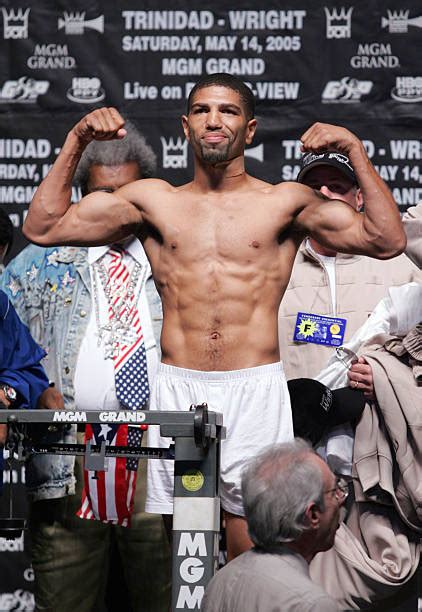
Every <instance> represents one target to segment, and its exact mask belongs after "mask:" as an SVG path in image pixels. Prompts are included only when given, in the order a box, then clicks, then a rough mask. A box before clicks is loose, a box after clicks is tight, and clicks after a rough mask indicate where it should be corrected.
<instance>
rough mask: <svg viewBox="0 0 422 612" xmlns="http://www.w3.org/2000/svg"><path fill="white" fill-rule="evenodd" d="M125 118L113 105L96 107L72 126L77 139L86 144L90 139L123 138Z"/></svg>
mask: <svg viewBox="0 0 422 612" xmlns="http://www.w3.org/2000/svg"><path fill="white" fill-rule="evenodd" d="M124 124H125V120H124V119H123V117H122V116H121V114H120V113H119V111H118V110H116V109H115V108H113V107H109V108H107V107H104V108H98V109H96V110H94V111H92V112H91V113H88V115H85V117H83V118H82V119H81V120H80V121H79V122H78V123H77V124H76V125H75V126H74V128H73V132H74V134H75V135H76V136H77V137H78V139H79V140H80V141H81V142H82V143H84V144H88V143H89V142H91V141H92V140H114V139H116V138H124V136H125V135H126V130H125V129H124V127H123V126H124Z"/></svg>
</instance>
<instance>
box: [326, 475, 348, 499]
mask: <svg viewBox="0 0 422 612" xmlns="http://www.w3.org/2000/svg"><path fill="white" fill-rule="evenodd" d="M333 491H335V496H336V500H337V501H338V502H344V500H345V499H346V498H347V496H348V495H349V483H348V482H347V480H346V479H345V478H341V477H340V478H337V480H336V486H335V487H333V488H332V489H328V490H327V491H324V493H332V492H333Z"/></svg>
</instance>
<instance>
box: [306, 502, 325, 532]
mask: <svg viewBox="0 0 422 612" xmlns="http://www.w3.org/2000/svg"><path fill="white" fill-rule="evenodd" d="M320 517H321V510H320V509H319V507H318V505H317V504H316V503H315V502H311V503H310V504H309V505H308V507H307V508H306V510H305V524H306V525H307V526H308V527H309V529H318V527H319V524H320Z"/></svg>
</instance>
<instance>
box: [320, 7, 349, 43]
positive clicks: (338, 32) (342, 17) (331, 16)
mask: <svg viewBox="0 0 422 612" xmlns="http://www.w3.org/2000/svg"><path fill="white" fill-rule="evenodd" d="M324 11H325V16H326V22H327V38H350V37H351V35H352V12H353V6H351V7H350V8H349V9H346V8H345V7H344V6H343V7H341V8H340V9H337V8H333V9H332V10H331V11H330V10H329V9H328V8H327V7H326V6H325V7H324Z"/></svg>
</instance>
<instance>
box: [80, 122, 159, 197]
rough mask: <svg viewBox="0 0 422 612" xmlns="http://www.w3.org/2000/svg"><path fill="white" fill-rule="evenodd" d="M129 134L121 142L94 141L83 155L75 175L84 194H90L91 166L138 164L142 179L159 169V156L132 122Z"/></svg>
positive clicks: (128, 127)
mask: <svg viewBox="0 0 422 612" xmlns="http://www.w3.org/2000/svg"><path fill="white" fill-rule="evenodd" d="M125 129H126V130H127V134H126V136H125V137H124V138H122V139H120V140H101V141H99V140H93V141H92V142H90V143H89V145H88V146H87V148H86V149H85V151H84V152H83V154H82V157H81V159H80V161H79V164H78V168H77V170H76V173H75V183H76V184H78V185H79V186H80V188H81V191H82V194H83V195H86V194H87V193H88V189H87V187H88V180H89V172H90V169H91V166H94V165H99V166H121V165H122V164H126V163H128V162H136V163H137V164H138V167H139V174H140V176H141V178H150V177H151V176H153V175H154V172H155V169H156V167H157V156H156V155H155V153H154V151H153V150H152V148H151V147H150V146H149V144H148V143H147V141H146V140H145V138H144V136H142V134H140V133H139V132H138V130H137V129H136V127H135V126H134V125H133V123H131V122H130V121H126V123H125Z"/></svg>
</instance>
